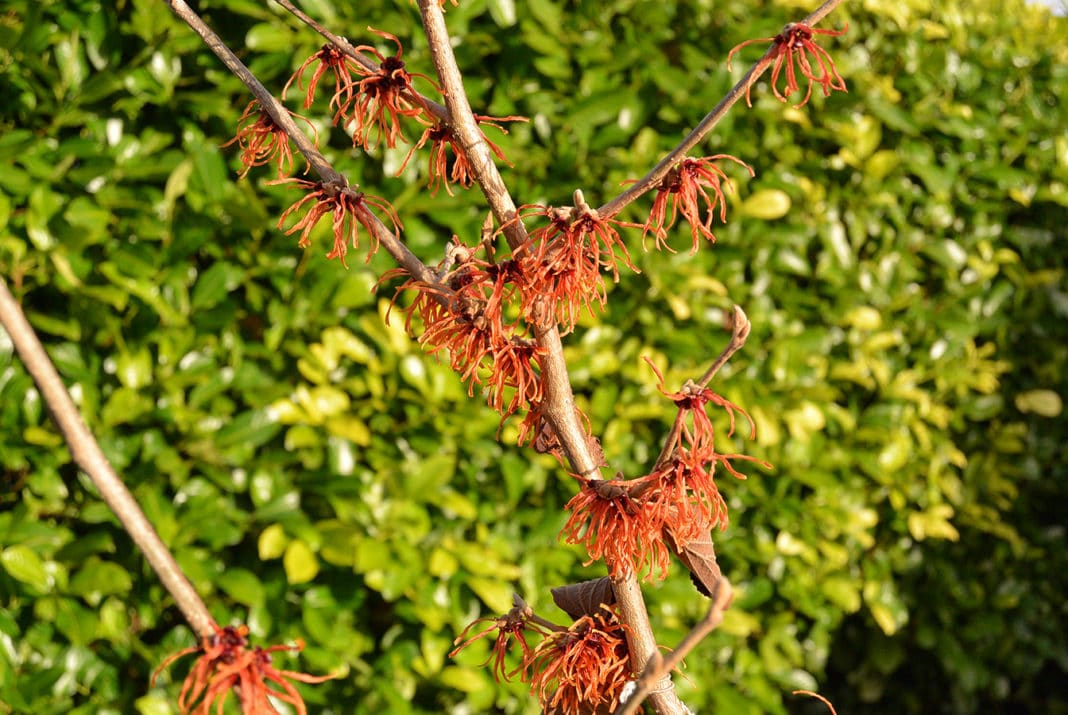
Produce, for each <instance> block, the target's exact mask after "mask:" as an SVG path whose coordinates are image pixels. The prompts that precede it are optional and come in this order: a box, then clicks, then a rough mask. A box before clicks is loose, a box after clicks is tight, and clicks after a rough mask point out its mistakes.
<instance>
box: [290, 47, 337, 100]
mask: <svg viewBox="0 0 1068 715" xmlns="http://www.w3.org/2000/svg"><path fill="white" fill-rule="evenodd" d="M312 65H316V67H315V70H314V71H313V72H312V76H311V79H310V80H309V81H308V91H307V92H306V93H305V95H304V108H305V109H308V108H309V107H311V106H312V101H313V100H314V99H315V88H316V87H317V86H318V84H319V80H320V79H322V77H323V75H324V74H326V72H327V70H329V71H330V72H332V73H333V74H334V97H337V96H339V95H342V94H344V93H345V92H346V91H348V93H349V94H350V95H351V87H352V86H353V84H354V82H353V80H352V72H351V71H350V70H349V65H348V58H347V57H346V56H345V53H344V52H342V51H341V48H340V47H337V46H335V45H330V44H326V45H323V46H322V48H320V50H319V51H318V52H316V53H315V54H314V55H312V56H311V57H309V58H308V59H306V60H304V64H302V65H301V66H300V67H298V68H297V71H296V72H294V73H293V76H292V77H290V78H289V81H288V82H286V86H285V87H283V88H282V99H285V98H286V93H288V92H289V86H290V85H291V84H293V82H296V83H297V86H298V87H301V88H303V86H304V72H305V71H306V70H307V69H308V68H309V67H311V66H312Z"/></svg>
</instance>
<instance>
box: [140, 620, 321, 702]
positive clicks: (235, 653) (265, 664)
mask: <svg viewBox="0 0 1068 715" xmlns="http://www.w3.org/2000/svg"><path fill="white" fill-rule="evenodd" d="M214 628H215V633H213V634H212V635H210V636H208V637H206V638H204V639H203V641H202V642H201V644H200V645H199V646H196V647H193V648H186V649H185V650H182V651H179V652H178V653H175V654H174V655H172V656H171V657H169V658H168V659H167V660H165V661H164V662H163V664H162V665H160V667H159V668H157V669H156V672H155V673H154V674H153V675H152V682H153V684H154V683H155V680H156V677H157V676H158V675H159V673H160V672H161V671H162V670H163V669H164V668H166V667H167V666H169V665H170V664H171V663H173V662H174V661H176V660H178V659H179V658H182V657H184V656H186V655H189V654H191V653H198V652H199V653H201V655H200V657H199V658H198V659H197V662H196V663H195V664H194V665H193V668H192V670H190V671H189V675H188V676H187V677H186V679H185V682H184V683H183V684H182V690H181V692H180V693H179V695H178V708H179V710H180V711H181V713H182V715H209V713H210V712H211V709H212V706H214V707H215V712H216V713H222V711H223V706H224V705H225V703H226V699H227V698H228V697H229V695H230V691H231V690H235V691H236V692H237V697H238V700H239V701H240V703H241V712H242V713H243V714H244V715H280V713H279V711H278V710H277V709H276V708H275V707H274V705H273V704H272V703H271V698H276V699H278V700H281V701H282V702H286V703H289V704H290V705H292V706H293V707H294V708H296V710H297V713H298V715H307V713H308V709H307V707H306V706H305V705H304V699H303V698H302V697H301V696H300V693H299V692H297V689H296V688H295V687H294V686H293V683H292V682H290V681H297V682H301V683H321V682H323V681H325V680H330V679H331V678H335V677H337V676H335V675H309V674H307V673H300V672H296V671H291V670H277V669H276V668H275V667H274V666H273V665H272V663H271V660H272V655H271V654H272V653H276V652H279V651H296V652H300V651H301V650H303V648H304V643H303V642H302V641H299V640H298V641H297V642H296V644H295V645H291V646H290V645H273V646H268V647H267V648H260V647H258V646H256V647H249V642H248V626H245V625H240V626H226V627H225V628H220V627H219V626H214ZM271 685H274V686H277V687H276V688H272V687H271ZM277 688H281V689H280V690H279V689H277Z"/></svg>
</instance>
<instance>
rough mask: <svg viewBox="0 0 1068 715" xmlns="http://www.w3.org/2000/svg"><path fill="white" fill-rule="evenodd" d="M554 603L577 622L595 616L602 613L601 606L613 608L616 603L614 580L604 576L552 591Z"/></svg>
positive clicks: (559, 587) (558, 587)
mask: <svg viewBox="0 0 1068 715" xmlns="http://www.w3.org/2000/svg"><path fill="white" fill-rule="evenodd" d="M552 594H553V602H555V603H556V605H557V606H559V607H560V610H562V611H563V612H564V613H566V614H567V615H569V616H571V617H572V618H574V619H575V620H576V621H577V620H578V619H580V618H582V617H583V616H593V615H596V614H598V613H600V612H601V606H602V605H605V606H611V605H612V604H614V603H615V602H616V595H615V593H614V592H613V591H612V580H611V579H610V578H608V577H607V576H603V577H601V578H598V579H594V580H593V581H583V582H582V583H572V584H568V585H567V586H557V587H556V588H554V589H552Z"/></svg>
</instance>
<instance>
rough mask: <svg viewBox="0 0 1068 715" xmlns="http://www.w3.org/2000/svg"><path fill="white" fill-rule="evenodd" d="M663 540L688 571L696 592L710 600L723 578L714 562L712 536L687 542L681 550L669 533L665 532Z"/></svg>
mask: <svg viewBox="0 0 1068 715" xmlns="http://www.w3.org/2000/svg"><path fill="white" fill-rule="evenodd" d="M664 540H665V541H666V542H667V544H668V546H669V547H670V548H671V550H672V552H674V553H675V555H676V556H678V557H679V561H681V562H682V563H683V565H684V566H686V568H687V570H689V572H690V580H691V581H693V585H694V586H696V587H697V590H698V592H700V594H701V595H702V596H706V597H708V598H711V597H712V594H713V593H715V592H716V588H717V587H718V586H719V582H720V580H721V579H722V578H723V572H722V571H720V570H719V564H718V563H717V562H716V549H715V547H714V546H713V545H712V536H711V535H709V536H707V537H705V538H703V539H695V540H693V541H688V542H686V544H684V545H683V546H682V548H679V546H678V544H677V543H676V542H675V538H674V535H673V534H672V533H671V531H670V530H665V531H664Z"/></svg>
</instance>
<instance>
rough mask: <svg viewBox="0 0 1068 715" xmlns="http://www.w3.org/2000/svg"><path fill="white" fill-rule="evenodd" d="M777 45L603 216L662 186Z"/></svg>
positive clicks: (829, 6)
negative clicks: (664, 180)
mask: <svg viewBox="0 0 1068 715" xmlns="http://www.w3.org/2000/svg"><path fill="white" fill-rule="evenodd" d="M842 2H843V0H826V2H824V3H823V4H822V5H820V6H819V7H818V8H816V10H815V11H814V12H812V13H811V14H810V15H809V16H808V17H806V18H805V19H804V20H802V22H803V23H805V24H806V25H808V26H809V27H812V26H814V25H816V24H817V23H819V22H820V21H821V20H822V19H823V18H825V17H826V16H827V15H828V14H830V13H831V12H832V11H833V10H834V9H835V8H836V7H838V6H839V5H840V4H842ZM776 52H777V48H776V47H775V45H774V44H773V45H772V46H771V47H770V48H768V51H767V52H766V53H765V54H764V56H763V57H761V58H760V59H759V60H757V62H756V64H754V65H753V66H752V67H750V68H749V71H748V72H746V73H745V75H744V76H743V77H742V78H741V79H740V80H738V83H737V84H736V85H734V87H732V88H731V90H730V91H729V92H727V94H726V96H724V97H723V99H721V100H720V101H719V104H717V105H716V106H715V107H713V109H712V111H711V112H709V113H708V114H707V115H706V116H705V118H704V119H702V120H701V122H700V123H699V124H698V125H697V126H696V127H694V129H693V131H691V132H690V133H689V134H687V135H686V137H685V138H684V139H683V140H682V141H681V142H679V144H678V146H676V147H675V148H674V149H672V150H671V151H670V152H668V153H667V155H666V156H664V158H663V159H661V160H660V161H659V162H657V164H656V166H654V167H653V168H652V169H650V170H649V173H647V174H646V175H645V176H643V177H642V178H640V179H638V180H637V181H636V182H634V183H633V184H631V186H630V188H628V189H627V190H626V191H624V192H623V193H621V194H620V195H619V196H616V197H615V198H614V199H612V200H611V201H609V202H608V203H606V204H605V205H604V206H601V207H600V208H598V209H597V213H598V214H599V215H600V216H601V217H602V218H611V217H612V216H615V215H616V214H618V213H619V212H620V211H622V210H623V209H624V207H626V206H627V205H629V204H631V203H633V202H634V201H635V200H636V199H638V198H639V197H640V196H642V194H644V193H646V192H647V191H650V190H651V189H654V188H656V187H658V186H659V185H660V182H661V180H662V179H663V178H664V177H665V176H667V174H668V172H669V171H671V170H672V169H673V168H674V167H675V165H676V164H678V163H679V162H680V161H682V159H683V158H685V156H686V155H687V154H688V153H689V151H690V150H691V149H693V148H694V147H695V146H697V145H698V144H700V143H701V141H702V140H703V139H704V138H705V137H706V136H708V133H709V132H711V131H712V129H713V128H714V127H715V126H716V125H717V124H719V122H720V120H722V119H723V117H725V116H727V112H728V111H730V108H731V107H733V106H734V105H735V103H736V102H737V101H738V100H739V99H741V98H742V97H744V96H745V93H746V90H748V89H749V88H750V87H751V86H753V85H754V84H756V81H757V80H758V79H760V76H761V75H762V74H764V72H765V70H767V68H768V67H769V66H770V65H771V63H772V60H773V59H774V57H775V54H776Z"/></svg>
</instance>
